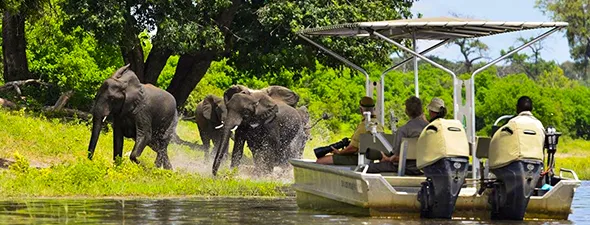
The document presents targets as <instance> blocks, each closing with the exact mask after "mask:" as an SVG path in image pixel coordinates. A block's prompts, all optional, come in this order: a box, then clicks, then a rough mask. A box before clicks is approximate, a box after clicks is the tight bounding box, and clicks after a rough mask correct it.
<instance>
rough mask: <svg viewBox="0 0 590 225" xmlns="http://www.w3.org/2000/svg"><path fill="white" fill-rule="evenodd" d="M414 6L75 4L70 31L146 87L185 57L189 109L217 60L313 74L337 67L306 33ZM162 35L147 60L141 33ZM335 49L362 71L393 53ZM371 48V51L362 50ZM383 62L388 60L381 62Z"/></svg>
mask: <svg viewBox="0 0 590 225" xmlns="http://www.w3.org/2000/svg"><path fill="white" fill-rule="evenodd" d="M412 2H413V0H386V1H379V2H373V1H369V0H361V1H354V2H351V1H345V0H334V1H325V0H314V1H295V2H294V1H241V0H203V1H198V2H195V1H190V0H179V1H167V0H150V1H147V0H125V1H117V0H105V1H98V0H80V1H78V0H68V1H66V3H65V4H63V7H64V10H65V11H66V12H67V14H69V15H70V18H69V20H68V21H69V22H68V24H69V25H68V27H70V28H75V27H77V26H81V27H82V28H84V29H85V30H87V31H90V32H91V33H93V34H94V35H95V37H96V38H97V39H99V40H100V41H101V42H102V43H104V44H109V45H116V46H119V47H120V49H121V52H122V56H123V58H124V59H125V62H126V63H131V64H132V68H133V70H134V71H136V73H137V74H138V76H140V79H141V80H142V82H147V83H156V81H157V79H158V76H159V74H160V72H161V70H162V68H163V67H164V66H165V65H166V61H167V59H168V58H169V57H170V56H171V55H180V58H179V61H178V64H177V67H176V72H175V75H174V77H173V78H172V80H171V82H170V85H169V86H168V88H167V90H168V91H169V92H170V93H172V94H173V95H174V97H175V98H176V101H177V104H178V105H183V104H184V102H185V100H186V99H187V97H188V96H189V94H190V92H191V91H192V90H193V89H194V88H195V86H196V85H197V83H198V82H199V81H200V80H201V78H202V77H203V75H204V74H205V73H206V72H207V69H208V68H209V66H210V65H211V62H212V61H214V60H219V59H222V58H229V63H230V64H231V65H232V66H233V67H235V68H239V70H240V72H241V73H242V74H247V75H249V76H256V75H262V74H265V73H266V72H273V71H274V72H277V71H279V70H280V69H281V68H286V69H291V68H297V69H300V68H304V67H308V66H309V67H313V66H314V65H315V60H316V58H318V56H319V58H320V59H322V61H326V62H332V64H330V63H327V64H328V65H334V63H333V62H334V60H332V59H328V58H327V57H325V55H321V54H318V50H317V49H315V48H313V47H310V46H308V44H305V43H303V41H302V40H301V39H300V38H298V37H297V35H296V32H297V31H298V30H300V29H303V28H306V27H316V26H321V25H331V24H336V23H344V22H356V21H367V20H390V19H398V18H407V17H410V16H411V13H410V11H409V8H410V7H411V5H412ZM143 30H148V31H150V32H151V31H156V32H155V33H156V34H155V35H154V37H153V38H152V44H153V46H152V49H151V51H150V52H149V55H148V56H147V60H146V61H145V62H144V61H143V58H144V56H143V51H142V50H141V48H140V47H141V45H140V41H139V39H138V37H137V36H138V34H139V33H140V31H143ZM321 42H322V43H323V44H325V45H327V46H328V47H336V46H337V48H336V49H337V50H338V51H339V52H340V53H342V54H344V55H347V56H350V57H352V58H353V61H355V62H357V63H359V64H362V63H365V62H367V61H368V60H375V59H380V60H382V62H384V61H386V60H387V56H388V55H389V54H390V53H391V50H392V49H389V48H383V46H382V45H378V44H376V43H375V42H369V41H368V40H343V39H337V38H334V39H324V40H322V41H321ZM361 43H364V44H361ZM381 58H382V59H381Z"/></svg>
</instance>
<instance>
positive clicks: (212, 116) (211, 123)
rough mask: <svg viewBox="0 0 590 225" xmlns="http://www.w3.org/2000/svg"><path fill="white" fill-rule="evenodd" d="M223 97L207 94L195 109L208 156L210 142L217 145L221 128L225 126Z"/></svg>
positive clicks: (204, 148)
mask: <svg viewBox="0 0 590 225" xmlns="http://www.w3.org/2000/svg"><path fill="white" fill-rule="evenodd" d="M226 111H227V110H226V108H225V103H224V102H223V99H222V98H220V97H217V96H215V95H207V96H205V98H204V99H203V101H201V102H199V104H198V105H197V109H196V110H195V121H196V122H197V126H198V127H199V134H200V135H201V140H202V141H203V146H202V148H203V150H204V151H205V156H206V157H207V156H208V154H209V153H208V152H209V148H210V142H211V141H213V145H214V146H217V145H218V143H219V141H220V139H221V132H219V129H220V128H222V127H223V118H224V117H225V115H226Z"/></svg>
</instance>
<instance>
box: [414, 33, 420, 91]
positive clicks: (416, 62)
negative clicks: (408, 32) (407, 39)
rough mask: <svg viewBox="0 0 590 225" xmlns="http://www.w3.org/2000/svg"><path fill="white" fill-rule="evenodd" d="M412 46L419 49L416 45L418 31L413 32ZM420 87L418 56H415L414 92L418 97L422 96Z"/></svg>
mask: <svg viewBox="0 0 590 225" xmlns="http://www.w3.org/2000/svg"><path fill="white" fill-rule="evenodd" d="M412 47H413V48H414V52H415V51H416V50H417V49H418V46H416V32H414V33H412ZM419 89H420V88H419V87H418V57H416V56H414V92H415V95H416V97H418V98H420V90H419Z"/></svg>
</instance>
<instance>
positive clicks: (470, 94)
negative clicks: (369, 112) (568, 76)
mask: <svg viewBox="0 0 590 225" xmlns="http://www.w3.org/2000/svg"><path fill="white" fill-rule="evenodd" d="M451 23H453V22H449V23H446V24H447V25H448V24H451ZM468 23H469V22H467V23H465V24H463V22H461V23H459V24H458V25H457V26H460V24H463V25H468ZM504 24H506V25H507V26H508V25H518V23H504ZM504 24H502V26H503V25H504ZM521 24H522V26H523V27H524V24H527V23H521ZM528 24H535V23H528ZM540 24H543V23H540ZM420 25H421V26H426V25H425V24H420ZM494 25H495V24H494ZM565 25H567V23H562V22H555V23H550V24H549V23H548V24H546V25H545V26H539V27H529V28H527V29H533V28H552V29H551V30H549V31H547V32H545V33H543V34H541V35H539V36H537V37H536V38H535V39H533V40H531V41H529V42H527V43H525V44H523V45H521V46H519V47H518V48H515V49H513V50H512V51H510V52H508V53H506V54H505V55H502V56H500V57H498V58H496V59H494V60H492V61H491V62H489V63H487V64H486V65H484V66H483V67H481V68H479V69H477V70H476V71H474V72H473V73H472V74H471V77H470V78H469V79H467V80H461V79H459V78H457V76H456V74H455V73H454V72H453V71H451V70H449V69H448V68H446V67H444V66H442V65H440V64H438V63H436V62H434V61H432V60H430V59H428V58H427V57H425V56H424V54H426V53H427V52H429V51H432V50H434V49H436V48H438V47H440V46H442V45H443V44H445V43H447V42H448V41H449V40H451V39H450V38H448V39H445V40H443V41H442V42H440V43H438V44H436V45H434V46H432V47H430V48H428V49H426V50H425V51H422V52H420V53H417V52H416V33H415V32H414V33H412V41H413V42H412V43H413V50H412V49H409V48H407V47H405V46H404V45H402V44H401V43H399V42H396V41H394V40H392V39H391V38H389V37H387V36H386V35H383V34H381V33H380V32H378V31H376V30H375V29H374V28H375V27H370V26H362V23H355V24H345V25H335V26H334V27H336V26H340V27H337V28H339V29H340V28H346V27H347V26H349V27H348V28H354V29H356V30H357V34H356V35H354V36H376V37H378V38H380V39H383V40H385V41H387V42H389V43H391V44H393V45H395V46H397V47H398V48H400V49H402V50H404V51H406V52H408V53H410V54H412V55H413V57H410V58H407V59H405V60H403V61H402V62H400V63H398V64H396V65H394V66H392V67H390V68H388V69H386V70H385V71H383V72H382V73H381V77H380V81H379V85H376V86H377V88H378V102H377V107H378V108H377V109H378V113H377V114H378V118H379V121H380V122H381V123H382V124H384V99H383V92H384V87H383V86H384V84H385V83H384V77H385V74H387V73H388V72H390V71H391V70H394V69H396V68H398V67H399V66H401V65H403V64H404V63H407V62H408V61H410V60H412V59H414V85H415V95H416V96H417V97H418V96H419V86H418V85H419V84H418V68H417V67H418V66H417V65H418V64H417V63H418V58H420V59H422V60H424V61H426V62H428V63H430V64H431V65H433V66H435V67H437V68H439V69H441V70H443V71H445V72H447V73H449V74H451V76H452V77H453V109H454V110H453V117H454V119H456V120H459V121H461V122H462V123H463V125H464V126H465V131H466V133H467V137H468V141H469V144H470V146H471V151H472V152H471V155H472V157H473V161H472V174H473V178H475V179H477V178H478V177H479V173H478V171H479V159H478V158H477V156H476V151H477V149H476V147H477V146H475V145H476V142H475V139H476V135H475V83H474V78H475V75H477V74H479V73H481V72H482V71H484V70H485V69H487V68H489V67H490V66H492V65H495V64H496V63H498V62H500V61H501V60H503V59H506V58H508V57H510V56H511V55H513V54H514V53H516V52H519V51H520V50H522V49H524V48H526V47H528V46H530V45H532V44H534V43H536V42H538V41H540V40H542V39H544V38H545V37H547V36H549V35H551V34H552V33H554V32H556V31H558V30H560V29H562V28H563V27H564V26H565ZM355 26H356V27H355ZM471 28H472V27H470V29H471ZM476 28H477V27H476ZM502 28H504V27H502ZM481 29H484V28H481ZM486 29H490V28H489V27H486ZM498 29H500V28H498ZM523 29H524V28H523ZM513 30H514V31H517V30H516V29H513ZM310 32H311V33H313V32H315V31H314V29H310ZM363 32H366V33H368V34H369V35H365V33H363ZM421 32H424V30H422V31H421ZM303 33H305V32H301V33H299V34H298V35H299V36H300V37H301V38H303V39H304V40H306V41H308V42H310V43H311V44H313V45H315V46H316V47H318V48H320V49H322V50H324V51H325V52H327V53H328V54H330V55H332V56H334V57H335V58H337V59H338V60H340V61H342V62H344V63H346V64H348V65H349V66H351V67H353V68H354V69H356V70H358V71H360V72H361V73H363V74H364V75H365V78H366V81H365V87H366V94H367V95H368V96H372V94H373V89H372V88H371V81H370V78H369V75H368V73H367V72H366V71H365V70H364V69H363V68H362V67H360V66H358V65H355V64H354V63H352V62H350V61H348V60H347V59H345V58H344V57H342V56H340V55H338V54H336V53H334V52H333V51H330V50H329V49H327V48H325V47H324V46H322V45H320V44H318V43H316V42H314V41H312V40H311V39H309V38H307V37H306V36H304V35H303ZM436 33H440V34H443V35H448V36H454V37H457V38H460V37H462V36H461V35H459V34H458V33H457V32H445V31H436ZM471 33H473V32H471ZM493 34H494V33H490V34H488V35H493ZM324 35H326V34H324ZM349 36H350V35H349ZM402 36H403V34H402ZM481 36H487V35H483V34H482V35H481ZM470 37H478V35H471V36H468V37H467V36H466V37H465V38H470ZM463 88H465V92H466V93H465V95H466V96H465V104H463V97H462V95H461V92H462V90H463ZM378 139H380V141H381V138H378Z"/></svg>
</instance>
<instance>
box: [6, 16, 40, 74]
mask: <svg viewBox="0 0 590 225" xmlns="http://www.w3.org/2000/svg"><path fill="white" fill-rule="evenodd" d="M4 11H5V12H4V17H3V18H2V39H3V42H2V56H3V57H2V60H3V63H4V81H5V82H9V81H15V80H26V79H30V78H34V77H33V75H32V74H31V73H29V65H28V63H27V53H26V46H27V43H26V40H25V17H24V15H22V14H21V13H19V12H16V13H12V12H10V10H4Z"/></svg>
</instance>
